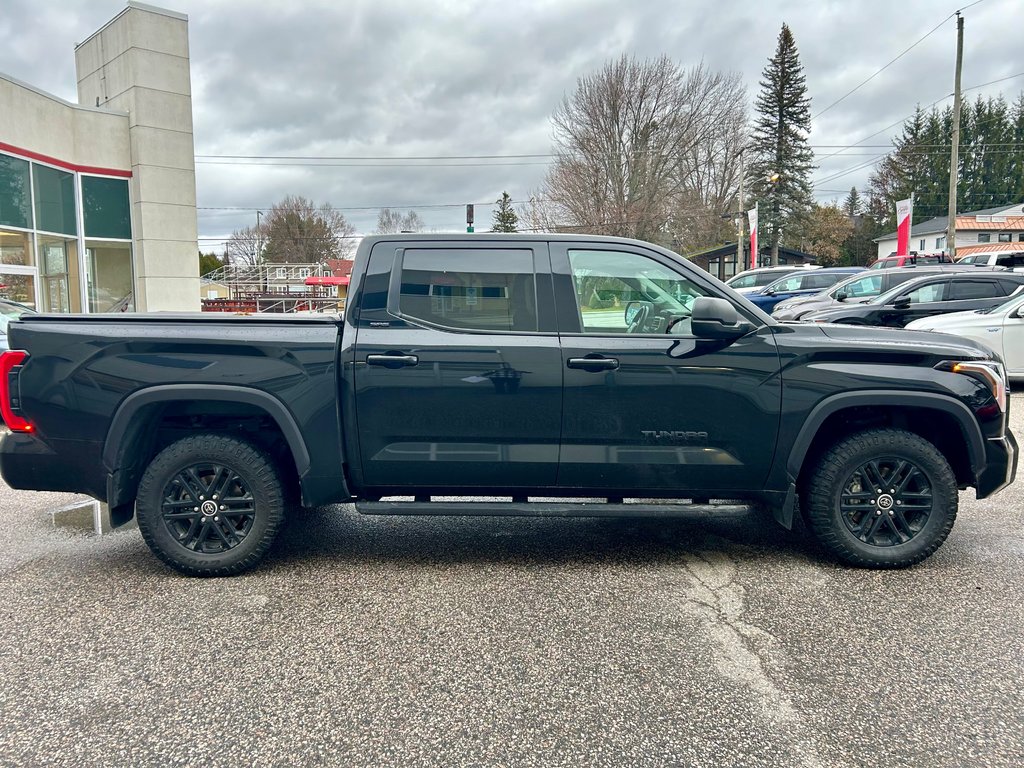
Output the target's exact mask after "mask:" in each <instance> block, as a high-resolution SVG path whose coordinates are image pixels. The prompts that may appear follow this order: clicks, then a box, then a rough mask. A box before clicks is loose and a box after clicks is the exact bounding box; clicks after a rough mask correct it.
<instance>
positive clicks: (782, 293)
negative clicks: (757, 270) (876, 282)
mask: <svg viewBox="0 0 1024 768" xmlns="http://www.w3.org/2000/svg"><path fill="white" fill-rule="evenodd" d="M863 271H864V268H863V267H832V268H830V269H816V270H814V271H813V272H802V273H801V274H798V275H786V276H785V277H782V278H780V279H778V280H776V281H775V282H774V283H771V284H770V285H766V286H765V287H764V288H762V289H761V290H760V291H758V292H756V293H748V294H747V296H746V298H747V299H749V300H750V301H752V302H753V303H754V304H756V305H757V306H758V307H760V308H761V309H763V310H764V311H765V312H771V311H772V310H773V309H774V308H775V305H776V304H780V303H781V302H783V301H784V300H786V299H792V298H794V297H799V296H813V295H814V294H816V293H821V292H822V291H823V290H825V289H826V288H830V287H831V286H833V285H835V284H836V283H838V282H839V281H840V280H845V279H846V278H847V277H849V276H850V275H854V274H857V273H858V272H863Z"/></svg>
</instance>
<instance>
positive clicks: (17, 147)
mask: <svg viewBox="0 0 1024 768" xmlns="http://www.w3.org/2000/svg"><path fill="white" fill-rule="evenodd" d="M75 63H76V68H77V79H78V102H79V103H78V104H73V103H70V102H67V101H64V100H63V99H60V98H58V97H56V96H53V95H51V94H48V93H44V92H43V91H40V90H38V89H36V88H33V87H32V86H30V85H27V84H25V83H23V82H20V81H19V80H17V79H15V78H13V77H10V76H8V75H5V74H3V73H0V104H2V105H4V108H3V109H0V297H4V298H7V299H9V300H13V301H18V302H20V303H23V304H27V305H29V306H31V307H33V308H36V309H39V310H40V311H48V312H111V311H114V312H116V311H133V310H134V311H161V310H170V311H193V310H198V309H199V302H198V289H199V274H198V272H199V266H198V257H197V253H198V245H197V229H196V186H195V165H194V162H195V161H194V148H193V140H192V99H191V84H190V75H189V55H188V19H187V17H185V16H184V15H183V14H179V13H175V12H173V11H167V10H163V9H159V8H154V7H152V6H148V5H144V4H141V3H137V2H129V3H128V6H127V7H126V8H125V9H124V10H123V11H122V12H121V13H119V14H118V15H117V16H115V17H114V18H113V19H112V20H111V21H110V22H109V23H107V24H106V25H105V26H104V27H102V28H101V29H100V30H99V31H97V32H96V33H94V34H93V35H91V36H90V37H89V38H87V39H86V40H85V41H84V42H83V43H80V44H79V45H78V46H77V47H76V49H75Z"/></svg>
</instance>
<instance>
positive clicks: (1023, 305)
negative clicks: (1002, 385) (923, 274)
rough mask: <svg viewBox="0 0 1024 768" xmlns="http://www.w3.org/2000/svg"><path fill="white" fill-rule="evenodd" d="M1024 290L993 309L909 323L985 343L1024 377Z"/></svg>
mask: <svg viewBox="0 0 1024 768" xmlns="http://www.w3.org/2000/svg"><path fill="white" fill-rule="evenodd" d="M1022 315H1024V294H1022V293H1020V292H1018V293H1016V294H1014V295H1013V296H1011V297H1010V298H1009V299H1008V300H1006V301H1004V302H1003V303H1002V304H1000V305H999V306H996V307H993V308H992V309H983V310H977V311H975V312H953V313H952V314H948V315H934V316H932V317H922V318H921V319H920V320H914V321H913V322H910V323H908V324H907V325H906V328H907V330H911V331H937V332H939V333H951V334H953V335H954V336H963V337H964V338H965V339H971V340H973V341H978V342H981V343H982V344H984V345H985V346H986V347H988V348H989V349H991V350H992V351H993V352H995V353H996V354H997V355H999V356H1000V357H1001V358H1003V364H1004V365H1005V366H1006V372H1007V374H1008V375H1009V376H1011V377H1013V378H1024V317H1022Z"/></svg>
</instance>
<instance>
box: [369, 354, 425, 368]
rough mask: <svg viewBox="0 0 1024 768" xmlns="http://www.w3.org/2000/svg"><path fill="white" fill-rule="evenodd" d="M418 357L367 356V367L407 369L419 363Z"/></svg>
mask: <svg viewBox="0 0 1024 768" xmlns="http://www.w3.org/2000/svg"><path fill="white" fill-rule="evenodd" d="M419 361H420V359H419V358H418V357H416V355H389V354H385V355H367V356H366V364H367V365H379V366H381V367H383V368H405V367H406V366H412V365H416V364H417V363H419Z"/></svg>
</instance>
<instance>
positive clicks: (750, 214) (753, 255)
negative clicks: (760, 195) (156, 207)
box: [747, 205, 757, 269]
mask: <svg viewBox="0 0 1024 768" xmlns="http://www.w3.org/2000/svg"><path fill="white" fill-rule="evenodd" d="M747 218H748V219H750V268H751V269H757V206H756V205H755V206H754V209H753V210H751V211H747Z"/></svg>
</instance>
